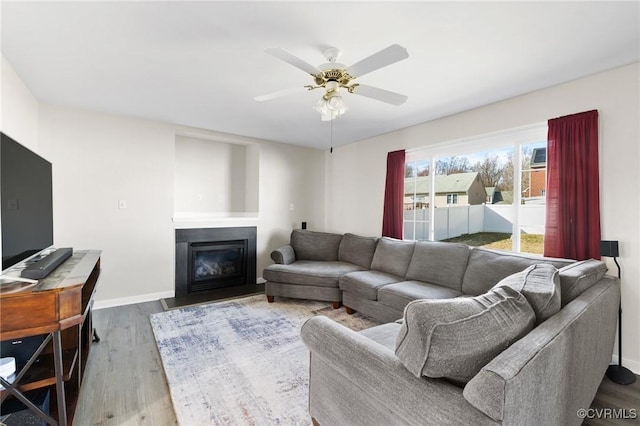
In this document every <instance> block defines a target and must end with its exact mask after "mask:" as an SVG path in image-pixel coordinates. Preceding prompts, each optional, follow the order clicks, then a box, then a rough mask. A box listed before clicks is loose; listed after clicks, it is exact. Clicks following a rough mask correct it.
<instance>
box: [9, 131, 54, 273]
mask: <svg viewBox="0 0 640 426" xmlns="http://www.w3.org/2000/svg"><path fill="white" fill-rule="evenodd" d="M0 136H1V139H2V140H1V142H0V198H1V199H2V206H1V208H0V222H1V223H2V270H3V271H4V270H6V269H8V268H11V267H12V266H13V265H15V264H16V263H19V262H22V261H23V260H25V259H28V258H30V257H32V256H34V255H36V254H38V253H39V252H41V251H42V250H44V249H46V248H48V247H50V246H52V245H53V195H52V174H51V163H50V162H48V161H47V160H45V159H44V158H42V157H40V156H39V155H38V154H36V153H34V152H33V151H31V150H29V149H27V148H25V147H24V146H22V145H20V144H19V143H18V142H16V141H15V140H13V139H11V138H10V137H9V136H7V135H5V134H4V133H1V132H0Z"/></svg>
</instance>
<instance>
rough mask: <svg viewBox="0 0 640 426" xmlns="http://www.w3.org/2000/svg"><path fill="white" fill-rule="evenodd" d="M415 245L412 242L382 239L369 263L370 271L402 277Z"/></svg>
mask: <svg viewBox="0 0 640 426" xmlns="http://www.w3.org/2000/svg"><path fill="white" fill-rule="evenodd" d="M415 245H416V243H415V242H414V241H402V240H396V239H395V238H389V237H382V238H381V239H380V240H379V241H378V245H377V246H376V251H375V253H374V255H373V260H372V261H371V269H374V270H376V271H380V272H386V273H388V274H392V275H395V276H397V277H404V275H405V274H406V273H407V267H408V266H409V262H410V261H411V256H412V255H413V248H414V247H415Z"/></svg>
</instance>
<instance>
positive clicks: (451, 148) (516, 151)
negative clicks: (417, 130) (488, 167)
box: [403, 122, 547, 252]
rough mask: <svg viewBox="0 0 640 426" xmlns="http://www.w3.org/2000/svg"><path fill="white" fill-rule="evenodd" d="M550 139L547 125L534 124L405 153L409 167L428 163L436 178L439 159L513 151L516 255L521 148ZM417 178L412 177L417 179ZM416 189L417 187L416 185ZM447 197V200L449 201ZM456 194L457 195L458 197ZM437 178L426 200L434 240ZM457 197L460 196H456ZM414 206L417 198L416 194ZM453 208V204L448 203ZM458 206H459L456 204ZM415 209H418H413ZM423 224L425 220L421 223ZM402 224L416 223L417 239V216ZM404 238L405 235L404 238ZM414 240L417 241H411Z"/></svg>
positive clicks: (517, 248) (516, 249) (515, 248)
mask: <svg viewBox="0 0 640 426" xmlns="http://www.w3.org/2000/svg"><path fill="white" fill-rule="evenodd" d="M543 140H544V141H546V140H547V122H541V123H534V124H531V125H528V126H522V127H516V128H512V129H506V130H502V131H498V132H492V133H486V134H482V135H478V136H473V137H468V138H463V139H457V140H452V141H448V142H439V143H434V144H431V145H426V146H422V147H419V148H415V149H409V150H407V151H406V159H405V164H410V163H413V162H416V161H422V162H426V161H429V163H430V166H429V173H430V175H431V176H433V172H434V171H435V170H436V159H437V158H439V157H452V156H458V155H459V156H463V155H469V154H473V153H477V152H482V151H491V150H501V149H504V148H512V149H513V163H514V170H513V174H514V176H513V181H514V182H513V201H512V205H511V207H512V209H513V211H512V213H513V218H514V220H513V222H512V231H511V236H512V248H511V250H512V251H514V252H520V248H521V243H520V242H521V238H520V236H521V225H522V223H521V213H520V205H521V204H522V192H521V191H522V172H523V167H522V149H523V146H526V145H530V144H534V143H537V142H541V141H543ZM416 177H417V176H415V175H414V176H413V178H414V179H415V178H416ZM414 187H415V186H414ZM449 195H451V194H447V201H449V200H448V198H449ZM456 195H457V194H456ZM435 197H436V194H435V179H431V188H430V192H429V196H428V197H426V202H427V204H428V209H429V215H428V217H429V219H428V223H429V231H428V238H427V239H428V240H430V241H434V235H435V223H434V221H435ZM456 198H457V197H456ZM414 203H415V195H414ZM447 204H450V205H453V204H452V203H447ZM456 204H457V203H456ZM414 208H415V206H414ZM420 222H422V221H420ZM403 223H405V226H406V223H413V236H414V237H415V231H416V220H415V215H414V219H413V221H412V222H411V221H405V220H403ZM403 238H405V236H404V235H403ZM412 241H415V239H414V240H412Z"/></svg>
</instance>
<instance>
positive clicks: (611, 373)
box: [600, 241, 636, 385]
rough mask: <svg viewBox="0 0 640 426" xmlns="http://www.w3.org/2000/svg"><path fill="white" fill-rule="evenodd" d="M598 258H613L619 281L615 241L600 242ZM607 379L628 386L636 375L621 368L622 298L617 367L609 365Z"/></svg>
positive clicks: (616, 243) (634, 379)
mask: <svg viewBox="0 0 640 426" xmlns="http://www.w3.org/2000/svg"><path fill="white" fill-rule="evenodd" d="M600 256H604V257H613V261H614V262H615V264H616V266H617V267H618V279H621V278H622V277H621V274H620V265H619V264H618V260H617V259H616V258H617V257H618V256H619V252H618V242H617V241H600ZM607 377H608V378H609V379H610V380H611V381H612V382H616V383H619V384H621V385H630V384H631V383H633V382H635V381H636V375H635V374H633V372H632V371H631V370H629V369H628V368H625V367H623V366H622V296H620V305H619V307H618V365H613V364H612V365H610V366H609V368H608V369H607Z"/></svg>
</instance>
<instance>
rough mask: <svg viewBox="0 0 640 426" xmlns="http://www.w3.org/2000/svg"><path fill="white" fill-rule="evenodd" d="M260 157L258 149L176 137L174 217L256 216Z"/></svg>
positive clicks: (249, 146) (253, 146)
mask: <svg viewBox="0 0 640 426" xmlns="http://www.w3.org/2000/svg"><path fill="white" fill-rule="evenodd" d="M258 155H259V151H258V145H253V144H249V145H243V144H235V143H227V142H221V141H216V140H208V139H201V138H195V137H188V136H180V135H177V136H176V142H175V177H174V213H175V215H176V216H187V217H188V216H202V217H206V216H212V217H220V216H228V217H234V216H239V217H246V216H253V215H257V212H258V167H259V157H258Z"/></svg>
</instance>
